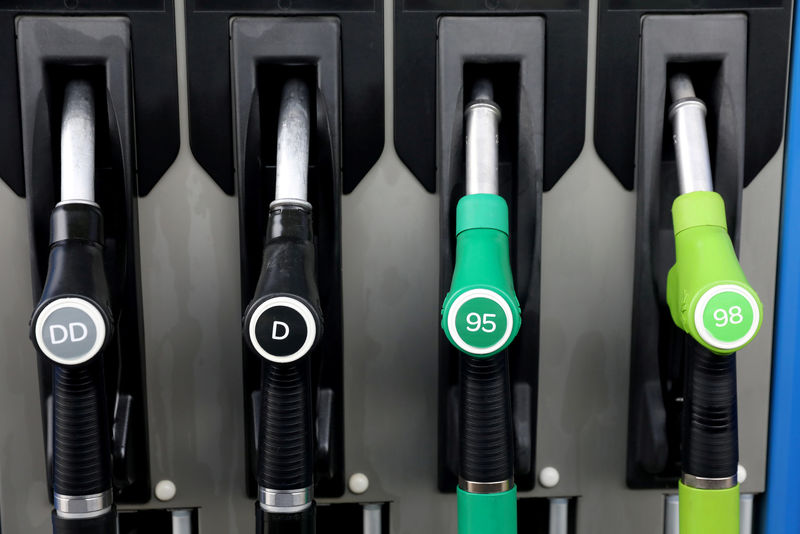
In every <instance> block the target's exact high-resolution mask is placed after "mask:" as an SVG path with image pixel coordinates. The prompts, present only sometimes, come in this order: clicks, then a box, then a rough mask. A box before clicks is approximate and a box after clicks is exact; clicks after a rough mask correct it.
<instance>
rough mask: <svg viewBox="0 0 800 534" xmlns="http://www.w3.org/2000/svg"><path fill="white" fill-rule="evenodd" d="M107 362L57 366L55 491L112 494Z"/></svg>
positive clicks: (54, 426)
mask: <svg viewBox="0 0 800 534" xmlns="http://www.w3.org/2000/svg"><path fill="white" fill-rule="evenodd" d="M104 384H105V381H104V379H103V359H102V357H96V358H93V359H92V360H91V361H90V362H88V363H87V364H84V365H79V366H65V365H58V364H56V365H54V371H53V490H54V491H55V493H58V494H59V495H70V496H84V495H94V494H97V493H102V492H104V491H107V490H109V489H111V448H110V441H111V435H110V433H109V428H108V417H107V415H106V395H105V387H104Z"/></svg>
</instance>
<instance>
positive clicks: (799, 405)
mask: <svg viewBox="0 0 800 534" xmlns="http://www.w3.org/2000/svg"><path fill="white" fill-rule="evenodd" d="M798 22H800V17H798V16H797V13H796V14H795V28H797V24H798ZM796 31H797V29H795V32H796ZM790 91H791V92H790V95H789V115H788V121H787V128H788V131H787V137H786V167H785V175H784V185H783V211H782V213H783V215H782V217H781V240H780V258H779V262H778V296H777V306H776V317H775V341H774V357H773V358H774V359H773V366H772V402H771V413H770V432H769V465H768V467H767V493H766V501H765V509H764V514H763V521H764V523H763V526H764V528H763V532H764V533H766V534H784V533H793V534H795V533H797V532H800V491H798V490H797V487H798V484H800V361H798V354H800V46H798V40H797V39H795V40H794V45H793V51H792V65H791V85H790Z"/></svg>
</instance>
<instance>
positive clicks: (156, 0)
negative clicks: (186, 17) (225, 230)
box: [0, 0, 180, 196]
mask: <svg viewBox="0 0 800 534" xmlns="http://www.w3.org/2000/svg"><path fill="white" fill-rule="evenodd" d="M59 15H60V16H63V17H66V16H69V17H86V18H87V19H88V20H90V21H91V20H92V18H93V17H97V16H116V17H125V18H126V20H127V24H128V26H129V29H130V32H129V33H130V39H129V40H130V42H131V43H132V44H133V46H131V47H130V50H129V52H130V55H129V60H130V62H131V63H132V64H133V67H134V68H133V70H132V72H131V73H130V78H131V79H132V82H131V83H133V84H135V85H136V92H135V94H133V97H132V98H133V99H134V102H133V104H134V106H133V108H132V109H133V110H134V111H132V112H131V113H132V114H134V113H135V119H136V131H137V132H138V135H137V138H136V150H135V157H136V158H137V161H136V170H137V179H136V180H135V181H134V190H137V191H138V193H139V194H140V195H142V196H144V195H146V194H147V193H149V192H150V190H152V189H153V187H154V186H155V184H156V183H157V182H158V180H159V179H160V178H161V176H162V175H163V174H164V172H165V171H166V170H167V168H169V166H170V165H171V164H172V162H173V161H174V160H175V158H176V156H177V155H178V147H179V145H180V136H179V131H178V77H177V73H176V69H177V60H176V43H175V14H174V6H173V0H114V1H113V2H109V1H108V0H15V1H13V2H2V3H0V72H2V73H3V76H1V77H0V117H3V120H4V121H5V123H6V124H8V125H11V127H6V128H0V178H2V179H3V180H4V181H5V182H6V184H8V186H9V187H10V188H11V189H12V190H13V191H14V192H15V193H16V194H17V195H19V196H24V195H25V194H26V186H25V183H26V179H25V171H24V169H25V167H24V164H23V160H22V156H21V155H22V153H23V149H24V146H25V140H24V139H23V137H22V132H21V130H20V129H19V128H18V127H16V126H15V125H18V124H19V122H20V119H21V118H22V115H23V114H24V113H25V110H24V109H21V108H20V105H19V103H20V100H23V101H24V100H25V99H26V98H29V95H25V94H20V87H21V85H20V82H19V78H18V74H17V73H18V69H19V70H20V71H22V70H23V69H27V68H30V67H29V66H28V64H26V60H24V59H23V58H22V57H18V54H17V51H16V47H17V43H16V39H15V38H16V37H18V36H19V35H18V31H16V26H15V25H16V22H15V21H16V19H17V17H24V16H48V17H55V16H59ZM90 25H91V22H90ZM88 35H92V32H91V31H90V32H89V33H88ZM153 36H158V38H155V39H154V38H153ZM85 39H86V37H83V38H82V39H78V40H85ZM76 44H77V43H76ZM70 50H71V48H65V49H64V50H63V53H62V52H61V51H59V50H51V52H52V55H51V56H50V57H49V60H50V61H52V62H53V63H56V64H60V63H64V62H67V60H68V58H69V56H70V55H71V54H72V52H71V51H70ZM30 66H34V65H30ZM154 80H158V82H157V83H154V82H153V81H154ZM137 188H138V189H137Z"/></svg>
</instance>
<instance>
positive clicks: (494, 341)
mask: <svg viewBox="0 0 800 534" xmlns="http://www.w3.org/2000/svg"><path fill="white" fill-rule="evenodd" d="M487 301H489V302H488V303H487ZM487 304H488V305H487ZM465 306H467V307H466V308H465V309H466V310H467V311H468V312H469V313H466V314H464V313H460V312H461V311H462V308H464V307H465ZM473 307H474V310H473V309H472V308H473ZM498 308H499V309H498ZM493 312H494V313H493ZM497 312H499V313H502V316H501V317H499V318H498V317H497ZM498 323H499V324H500V328H498V326H497V325H498ZM447 329H448V331H449V333H450V337H451V338H452V339H453V342H454V343H455V344H456V346H457V347H458V348H459V349H461V350H462V351H464V352H466V353H469V354H475V355H483V354H491V353H493V352H495V351H497V350H498V349H500V348H501V347H502V346H503V345H505V344H506V342H507V341H508V339H509V338H510V337H511V332H512V330H513V329H514V316H513V315H512V313H511V307H510V306H509V305H508V302H506V300H505V299H504V298H503V297H501V296H500V295H498V294H497V293H495V292H494V291H491V290H489V289H483V288H478V289H470V290H469V291H465V292H464V293H462V294H460V295H459V296H458V297H456V299H455V300H454V301H453V304H452V305H451V306H450V310H449V311H448V314H447ZM465 337H466V338H468V339H469V340H475V341H474V342H473V343H470V342H469V341H468V340H466V339H464V338H465Z"/></svg>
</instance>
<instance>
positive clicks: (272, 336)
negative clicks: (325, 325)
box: [247, 296, 317, 363]
mask: <svg viewBox="0 0 800 534" xmlns="http://www.w3.org/2000/svg"><path fill="white" fill-rule="evenodd" d="M247 335H248V336H249V338H250V343H251V345H252V346H253V348H254V349H255V350H256V352H258V354H260V355H261V356H263V357H264V358H266V359H268V360H270V361H273V362H276V363H289V362H293V361H295V360H298V359H300V358H302V357H303V356H305V355H306V354H307V353H308V351H309V350H311V347H312V346H313V345H314V340H315V339H316V337H317V323H316V321H314V316H313V315H312V314H311V310H309V309H308V306H306V305H305V304H303V303H302V302H300V301H299V300H297V299H293V298H291V297H286V296H281V297H273V298H271V299H268V300H265V301H264V302H262V303H261V304H259V305H258V307H257V308H256V309H255V311H254V312H253V315H252V316H251V317H250V324H249V325H248V328H247Z"/></svg>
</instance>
